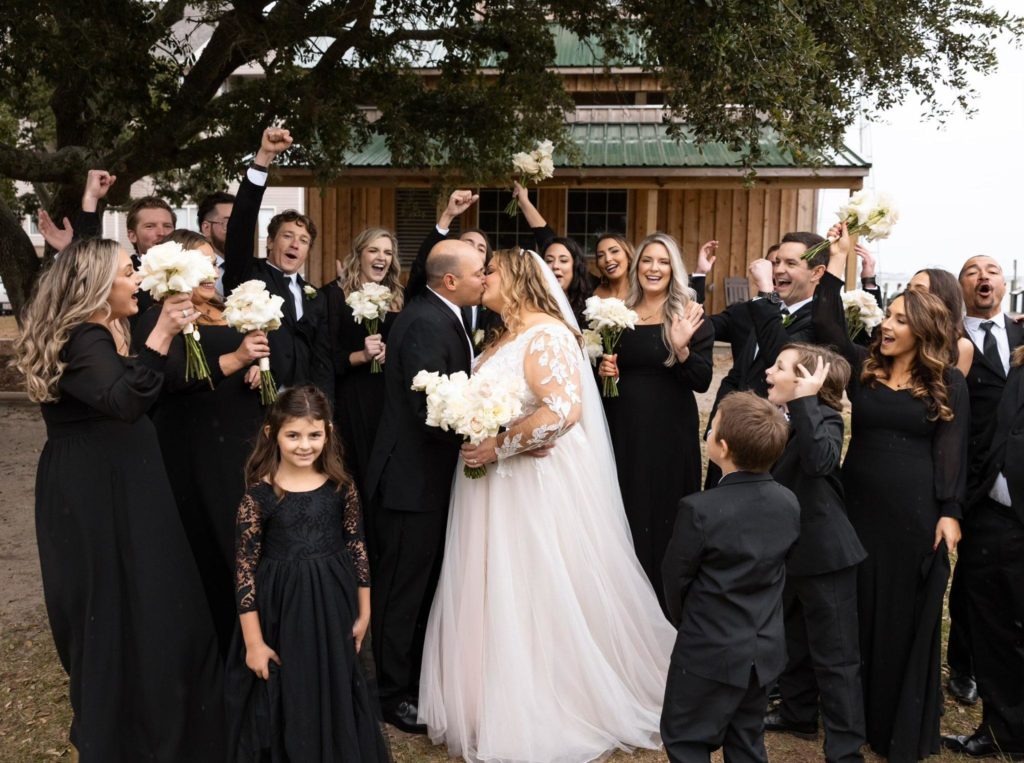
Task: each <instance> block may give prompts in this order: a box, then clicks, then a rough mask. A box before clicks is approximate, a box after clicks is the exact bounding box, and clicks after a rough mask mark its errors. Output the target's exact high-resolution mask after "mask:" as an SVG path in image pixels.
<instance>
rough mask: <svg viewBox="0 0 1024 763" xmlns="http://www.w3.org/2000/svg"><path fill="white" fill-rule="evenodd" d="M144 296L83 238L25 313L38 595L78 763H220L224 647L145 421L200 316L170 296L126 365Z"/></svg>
mask: <svg viewBox="0 0 1024 763" xmlns="http://www.w3.org/2000/svg"><path fill="white" fill-rule="evenodd" d="M138 289H139V276H138V275H137V274H136V273H135V270H134V268H133V267H132V261H131V258H129V256H128V253H127V252H126V251H124V249H122V248H121V247H120V246H119V245H118V243H117V242H116V241H108V240H105V239H98V238H93V239H84V240H81V241H76V242H74V243H72V244H70V245H69V246H68V247H67V248H66V249H64V251H63V252H62V253H61V255H60V257H59V258H58V259H57V260H56V261H55V262H54V263H53V264H52V265H50V267H49V268H48V269H47V270H46V271H45V272H44V273H43V274H42V275H41V276H40V278H39V281H38V283H37V284H36V289H35V293H34V294H33V296H32V299H31V300H30V301H29V303H28V305H27V307H26V308H25V311H24V313H23V321H22V332H21V336H20V338H19V339H18V341H17V343H16V346H15V351H16V355H17V361H16V365H17V367H18V369H19V370H20V371H21V372H22V373H23V374H24V375H25V380H26V385H27V388H28V394H29V397H30V398H31V399H32V400H34V401H35V402H38V403H40V404H41V408H42V414H43V420H44V421H45V422H46V434H47V441H46V445H45V447H44V448H43V452H42V455H41V456H40V458H39V470H38V472H37V476H36V534H37V537H38V541H39V563H40V567H41V569H42V575H43V594H44V597H45V599H46V611H47V614H48V615H49V619H50V627H51V629H52V631H53V640H54V643H55V645H56V647H57V654H58V655H59V656H60V660H61V664H62V665H63V666H64V670H65V671H67V673H68V678H69V683H70V695H71V709H72V721H71V742H72V744H74V745H75V747H77V748H78V752H79V756H80V759H81V760H82V762H83V763H94V762H95V763H99V762H100V761H102V762H103V763H107V762H108V761H124V762H125V763H129V761H138V760H153V761H163V762H164V763H173V762H174V761H182V760H197V761H200V760H201V761H212V760H221V759H223V754H224V753H223V729H222V726H223V713H222V701H221V668H220V660H219V658H218V655H217V641H216V638H215V636H214V630H213V626H212V624H211V622H210V614H209V611H208V610H207V607H206V602H205V600H204V598H203V589H202V584H201V582H200V579H199V575H198V574H197V572H196V567H195V563H194V562H193V560H192V554H191V553H190V551H189V546H188V541H187V540H186V537H185V533H184V531H183V530H182V526H181V521H180V519H179V518H178V511H177V508H176V507H175V504H174V497H173V495H172V493H171V487H170V485H169V484H168V481H167V473H166V472H165V471H164V466H163V461H162V459H161V457H160V447H159V445H158V444H157V437H156V432H155V431H154V428H153V424H152V422H151V421H150V420H149V418H148V417H147V416H146V413H147V412H148V411H149V410H150V408H151V407H152V406H153V404H154V403H155V402H156V401H157V398H158V397H159V396H160V390H161V388H162V386H163V381H164V372H165V365H166V363H167V352H168V350H169V348H170V346H171V342H172V340H173V339H174V337H176V336H177V335H178V333H179V332H180V331H181V330H182V328H183V327H184V326H185V324H187V323H189V322H190V321H193V320H195V317H194V315H195V314H194V310H193V309H192V302H191V300H190V299H189V296H188V295H187V294H180V295H176V296H174V297H169V298H168V299H166V300H165V301H164V303H163V306H162V307H161V309H160V311H159V313H158V315H157V316H156V320H155V322H154V324H153V327H152V330H151V331H150V332H149V334H148V335H146V336H145V337H144V338H143V340H142V342H141V343H140V346H139V350H138V354H137V355H134V356H130V355H128V352H127V346H122V347H121V348H120V349H119V348H118V346H117V344H116V342H115V336H119V335H120V336H124V335H126V334H122V333H121V330H123V331H125V332H127V322H128V318H129V317H131V316H132V315H134V314H135V313H136V312H137V311H138V302H137V299H136V292H137V291H138ZM114 327H117V329H118V330H115V328H114Z"/></svg>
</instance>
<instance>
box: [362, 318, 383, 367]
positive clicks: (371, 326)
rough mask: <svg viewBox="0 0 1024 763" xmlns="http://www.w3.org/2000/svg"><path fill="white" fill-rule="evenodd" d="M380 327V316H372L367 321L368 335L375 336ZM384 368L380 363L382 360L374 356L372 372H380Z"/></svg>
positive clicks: (371, 365) (371, 364) (371, 362)
mask: <svg viewBox="0 0 1024 763" xmlns="http://www.w3.org/2000/svg"><path fill="white" fill-rule="evenodd" d="M379 328H380V319H379V318H371V319H370V320H368V321H367V322H366V335H367V336H373V335H374V334H376V333H377V331H378V329H379ZM382 370H383V368H382V367H381V365H380V361H379V360H377V359H376V358H373V360H371V361H370V373H371V374H379V373H380V372H381V371H382Z"/></svg>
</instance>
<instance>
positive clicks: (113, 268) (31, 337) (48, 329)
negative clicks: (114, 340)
mask: <svg viewBox="0 0 1024 763" xmlns="http://www.w3.org/2000/svg"><path fill="white" fill-rule="evenodd" d="M120 250H121V245H120V244H118V243H117V242H116V241H110V240H109V239H99V238H91V239H84V240H81V241H75V242H72V243H71V244H70V245H68V246H67V247H66V248H65V249H64V251H62V252H61V253H60V256H59V257H57V258H56V259H55V260H54V261H53V263H52V264H51V265H50V267H49V268H47V270H46V271H45V272H44V273H43V274H42V275H41V276H39V280H38V281H36V285H35V289H34V290H33V292H32V298H31V299H30V300H29V302H28V304H27V305H26V306H25V309H24V311H23V312H22V315H21V334H20V335H19V336H18V338H17V340H16V341H15V343H14V356H15V358H14V361H13V363H12V365H13V366H14V367H15V368H17V369H18V370H19V371H20V372H21V373H22V374H23V375H24V376H25V387H26V391H27V392H28V396H29V399H30V400H32V401H33V402H36V403H54V402H56V401H57V400H58V399H59V395H58V393H57V385H58V384H59V382H60V377H61V374H63V373H64V368H65V366H66V365H67V363H65V362H64V361H63V360H61V357H60V353H61V350H63V349H64V345H65V344H67V341H68V337H69V336H70V335H71V330H72V329H73V328H75V327H76V326H79V325H81V324H82V323H85V322H86V321H87V320H89V319H90V318H91V317H92V316H94V315H96V314H97V313H99V314H100V315H103V316H104V317H105V318H109V317H110V305H109V304H108V303H107V297H108V296H109V295H110V289H111V287H112V286H113V284H114V278H115V277H116V275H117V255H118V252H119V251H120ZM122 323H123V329H124V333H125V336H128V335H129V332H128V321H122Z"/></svg>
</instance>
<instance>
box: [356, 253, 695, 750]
mask: <svg viewBox="0 0 1024 763" xmlns="http://www.w3.org/2000/svg"><path fill="white" fill-rule="evenodd" d="M426 274H427V288H426V289H425V290H424V292H423V293H422V294H421V295H420V296H418V297H416V298H414V299H412V300H411V301H410V302H409V304H408V305H407V307H406V308H405V309H404V310H403V311H402V313H401V314H400V315H399V317H398V318H397V319H396V321H395V324H394V326H393V327H392V329H391V334H390V337H389V342H388V363H387V366H386V369H385V388H386V403H385V409H384V414H383V417H382V419H381V423H380V428H379V430H378V434H377V439H376V442H375V445H374V452H373V456H372V458H371V461H370V465H369V469H368V494H369V495H370V496H372V501H371V505H372V506H373V509H372V512H371V514H370V516H369V522H370V524H371V526H372V531H371V533H370V535H371V536H372V537H373V538H374V543H373V545H372V546H371V549H370V551H371V559H375V562H374V570H373V576H374V577H373V589H372V607H371V612H372V634H373V637H372V640H373V646H374V659H375V661H376V666H377V676H378V688H379V693H380V700H381V707H382V709H383V711H384V719H385V720H386V721H388V722H389V723H392V724H393V725H395V726H397V727H398V728H400V729H403V730H405V731H411V732H417V733H429V735H430V737H431V739H432V740H433V741H434V742H435V743H441V742H444V743H445V744H447V746H448V750H449V753H450V754H451V755H461V756H465V757H467V758H469V759H476V758H480V759H490V758H500V759H503V760H555V759H569V760H573V759H575V760H589V759H592V758H595V757H598V756H599V755H601V754H602V753H604V752H605V751H608V750H611V749H614V748H622V747H647V748H657V747H658V746H659V744H660V740H659V737H658V728H659V718H660V714H661V705H662V699H663V693H664V688H665V677H666V673H667V671H668V664H669V655H670V653H671V651H672V646H673V643H674V640H675V631H674V629H673V628H672V626H671V625H670V624H669V623H668V622H667V621H666V619H665V617H664V615H663V614H662V612H661V609H660V607H659V605H658V602H657V599H656V597H655V595H654V591H653V589H652V588H651V585H650V583H649V582H648V580H647V577H646V576H645V575H644V573H643V570H642V569H641V567H640V564H639V562H638V561H637V559H636V556H635V553H634V551H633V547H632V541H631V539H630V534H629V529H628V526H627V523H626V519H625V515H624V512H623V508H622V499H621V495H620V493H619V487H618V483H617V480H616V476H615V475H616V471H615V463H614V456H613V453H612V446H611V440H610V437H609V434H608V428H607V423H606V421H605V417H604V411H603V408H602V405H601V400H600V396H599V392H598V389H597V384H596V382H595V380H594V377H593V375H592V373H591V370H590V367H589V363H588V362H587V361H586V358H585V356H584V354H583V351H582V349H581V347H580V341H579V331H578V327H577V326H576V322H575V319H574V318H573V313H572V310H571V308H570V307H569V304H568V301H567V300H566V299H565V296H564V294H563V293H562V290H561V288H560V287H559V285H558V282H557V280H556V279H555V277H554V276H553V274H551V273H550V271H549V270H548V268H547V266H546V265H545V264H544V263H543V261H542V260H541V259H540V257H539V256H537V255H536V254H535V253H532V252H523V251H521V250H519V249H513V250H504V251H497V252H495V253H494V255H493V257H492V259H491V261H490V262H489V263H486V265H485V263H484V261H483V255H482V254H480V253H479V252H478V251H477V250H476V249H474V248H473V247H472V246H471V245H470V244H467V243H465V242H462V241H457V240H445V241H442V242H440V243H438V244H436V245H435V246H434V248H433V249H431V251H430V254H429V255H428V257H427V261H426ZM481 300H482V302H483V305H484V307H486V308H487V309H489V310H491V311H493V312H494V313H496V314H499V315H501V316H502V319H503V325H502V326H500V327H499V328H498V329H497V330H495V331H494V332H492V336H491V338H490V342H489V344H488V346H487V348H486V349H485V351H484V352H483V353H482V354H481V356H480V357H479V358H476V359H475V358H474V354H473V344H472V340H471V338H470V334H469V332H468V331H467V327H466V326H465V325H464V323H463V319H462V310H461V308H463V307H466V306H472V305H477V304H479V303H480V302H481ZM423 370H427V371H436V372H439V373H441V374H451V373H455V372H457V371H463V372H466V373H470V372H471V371H472V373H474V374H487V375H493V376H494V377H495V378H507V377H509V376H511V375H519V376H521V377H522V378H523V380H524V382H525V388H526V389H527V390H528V391H527V394H526V398H525V400H524V401H523V414H522V416H521V417H520V418H519V419H518V420H517V421H515V422H512V423H510V425H509V426H508V428H507V430H506V431H504V432H502V433H500V434H499V435H498V436H497V437H494V438H489V439H488V440H485V441H484V442H483V443H481V444H480V445H477V446H475V447H471V446H468V445H466V446H462V443H461V438H460V437H459V436H458V435H456V434H455V433H453V432H446V431H442V430H441V429H439V428H437V427H431V426H427V425H426V423H425V421H426V397H425V395H424V393H422V392H415V391H413V390H412V389H411V385H412V378H413V377H414V376H415V375H416V374H417V373H418V372H420V371H423ZM460 446H462V447H461V449H460ZM527 456H534V457H533V458H530V457H527ZM460 459H461V460H463V461H465V463H466V464H468V465H470V466H478V465H486V464H494V463H495V462H497V466H496V468H491V469H489V471H488V475H487V476H486V477H485V478H483V479H476V480H474V479H469V478H467V477H465V476H464V475H463V473H462V470H461V469H459V470H456V467H457V466H459V460H460ZM453 475H454V477H453Z"/></svg>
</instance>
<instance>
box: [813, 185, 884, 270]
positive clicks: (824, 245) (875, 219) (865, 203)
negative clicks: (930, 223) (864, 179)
mask: <svg viewBox="0 0 1024 763" xmlns="http://www.w3.org/2000/svg"><path fill="white" fill-rule="evenodd" d="M836 216H837V217H838V218H839V221H840V222H843V223H846V228H847V230H848V231H849V233H850V235H851V236H860V235H863V236H864V237H865V238H867V240H868V241H878V240H879V239H883V238H889V235H890V234H891V233H892V229H893V226H894V225H896V223H897V222H899V219H900V213H899V210H898V209H896V205H895V204H894V203H893V200H892V198H891V197H890V196H889V195H888V194H886V193H880V194H878V195H877V196H876V195H875V194H874V193H872V192H871V191H868V190H864V191H857V193H855V194H853V196H851V197H850V198H849V200H848V201H847V202H846V203H845V204H843V205H842V206H841V207H839V209H837V210H836ZM831 243H832V242H831V241H829V240H828V239H825V240H824V241H822V242H821V243H820V244H818V245H817V246H812V247H811V248H810V249H808V250H807V251H806V252H804V254H803V258H804V259H805V260H809V259H811V258H812V257H814V255H816V254H817V253H818V252H821V251H824V250H825V249H828V247H829V245H830V244H831Z"/></svg>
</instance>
